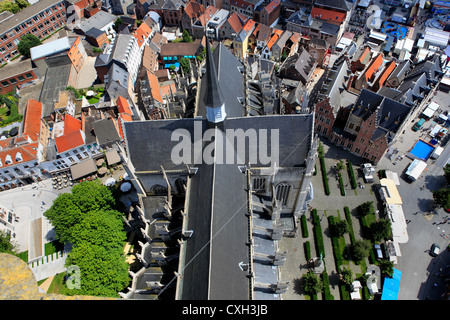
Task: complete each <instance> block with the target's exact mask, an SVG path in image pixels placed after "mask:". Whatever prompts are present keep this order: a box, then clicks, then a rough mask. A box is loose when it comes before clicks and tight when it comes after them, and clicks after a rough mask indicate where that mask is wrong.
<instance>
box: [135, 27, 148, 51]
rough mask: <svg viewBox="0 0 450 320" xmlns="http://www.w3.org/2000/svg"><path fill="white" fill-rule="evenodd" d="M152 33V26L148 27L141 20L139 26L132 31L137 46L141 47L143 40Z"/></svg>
mask: <svg viewBox="0 0 450 320" xmlns="http://www.w3.org/2000/svg"><path fill="white" fill-rule="evenodd" d="M151 33H152V28H150V27H149V26H148V25H147V24H146V23H145V22H142V23H141V25H140V26H139V28H137V30H136V31H135V32H134V37H135V38H136V39H137V42H138V45H139V47H141V46H142V45H143V44H144V42H145V40H147V38H148V37H149V36H150V34H151Z"/></svg>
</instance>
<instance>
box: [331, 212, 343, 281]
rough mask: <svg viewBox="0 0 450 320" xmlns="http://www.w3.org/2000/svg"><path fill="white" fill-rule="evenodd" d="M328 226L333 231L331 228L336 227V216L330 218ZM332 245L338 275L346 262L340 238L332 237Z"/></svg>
mask: <svg viewBox="0 0 450 320" xmlns="http://www.w3.org/2000/svg"><path fill="white" fill-rule="evenodd" d="M328 225H329V228H330V229H331V226H332V225H334V216H329V217H328ZM331 243H332V245H333V254H334V262H335V263H336V271H337V272H338V273H340V272H341V265H342V263H343V261H344V259H343V257H342V250H341V246H340V245H339V238H338V237H335V236H332V235H331Z"/></svg>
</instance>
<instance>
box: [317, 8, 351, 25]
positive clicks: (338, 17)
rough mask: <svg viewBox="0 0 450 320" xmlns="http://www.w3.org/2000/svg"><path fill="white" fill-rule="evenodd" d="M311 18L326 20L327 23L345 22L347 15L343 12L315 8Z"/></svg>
mask: <svg viewBox="0 0 450 320" xmlns="http://www.w3.org/2000/svg"><path fill="white" fill-rule="evenodd" d="M311 16H312V17H313V18H316V19H321V20H325V21H336V22H344V20H345V17H346V14H345V13H342V12H336V11H331V10H326V9H322V8H317V7H313V9H312V11H311Z"/></svg>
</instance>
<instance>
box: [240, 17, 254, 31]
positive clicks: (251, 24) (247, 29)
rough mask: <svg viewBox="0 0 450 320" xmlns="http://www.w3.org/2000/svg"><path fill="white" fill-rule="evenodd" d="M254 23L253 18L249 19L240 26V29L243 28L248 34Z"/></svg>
mask: <svg viewBox="0 0 450 320" xmlns="http://www.w3.org/2000/svg"><path fill="white" fill-rule="evenodd" d="M255 23H256V22H255V20H253V19H249V20H248V21H247V22H246V23H245V25H244V26H243V27H242V30H244V31H245V32H246V33H247V34H250V32H251V30H252V28H253V27H254V25H255Z"/></svg>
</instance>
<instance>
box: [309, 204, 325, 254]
mask: <svg viewBox="0 0 450 320" xmlns="http://www.w3.org/2000/svg"><path fill="white" fill-rule="evenodd" d="M312 216H313V222H314V228H313V229H314V240H315V242H316V248H317V255H320V253H322V258H325V246H324V245H323V232H322V227H321V226H320V219H319V216H318V215H317V209H313V210H312Z"/></svg>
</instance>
